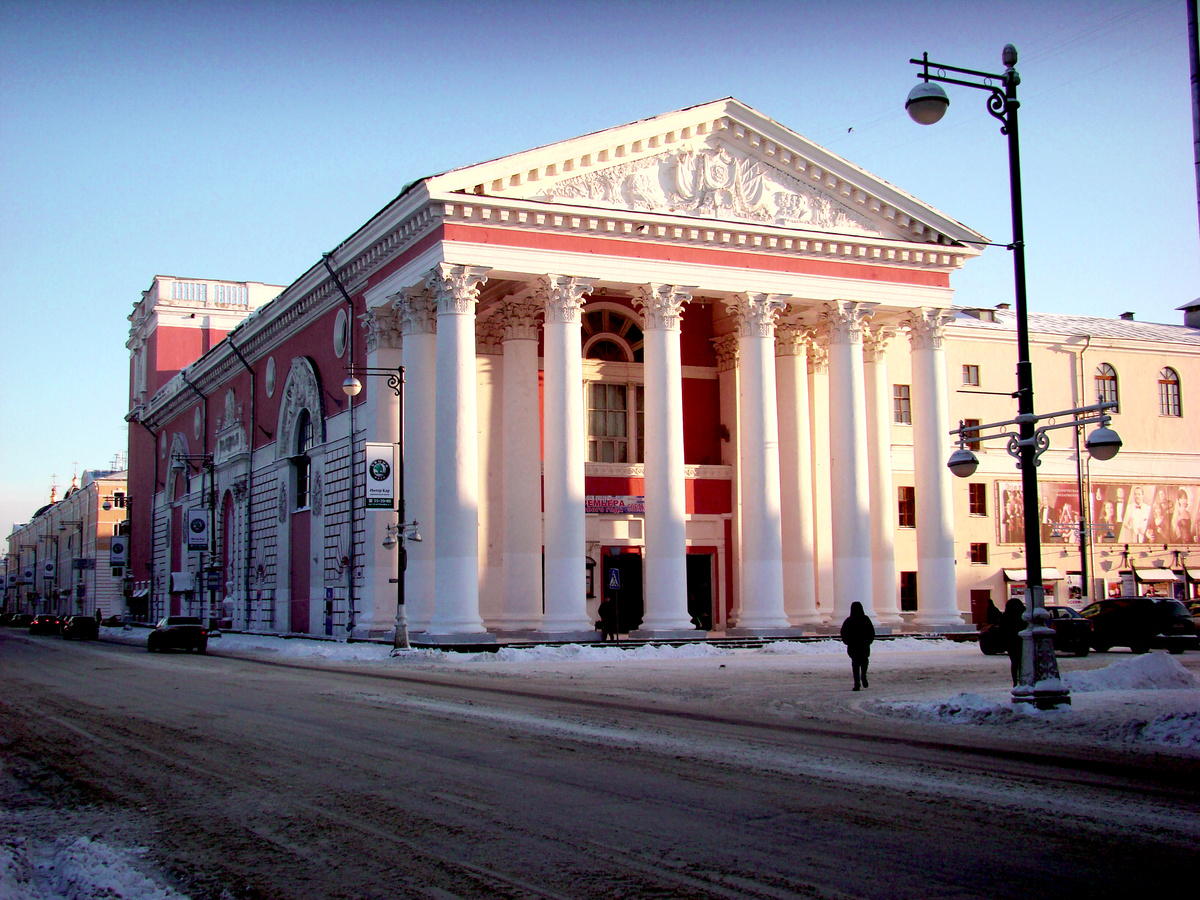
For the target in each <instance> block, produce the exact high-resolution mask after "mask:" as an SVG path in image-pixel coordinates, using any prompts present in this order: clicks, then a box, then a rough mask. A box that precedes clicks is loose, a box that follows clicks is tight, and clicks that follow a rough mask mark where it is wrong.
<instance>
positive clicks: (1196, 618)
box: [1183, 600, 1200, 634]
mask: <svg viewBox="0 0 1200 900" xmlns="http://www.w3.org/2000/svg"><path fill="white" fill-rule="evenodd" d="M1183 605H1184V606H1186V607H1187V611H1188V612H1189V613H1190V614H1191V616H1192V624H1193V625H1195V626H1196V634H1200V600H1185V601H1184V602H1183Z"/></svg>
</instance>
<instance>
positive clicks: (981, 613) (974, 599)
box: [971, 590, 996, 630]
mask: <svg viewBox="0 0 1200 900" xmlns="http://www.w3.org/2000/svg"><path fill="white" fill-rule="evenodd" d="M991 606H992V592H991V591H978V590H976V591H971V621H972V622H973V623H974V625H975V629H976V630H979V629H981V628H983V626H985V625H993V624H995V623H994V622H992V619H993V618H996V614H995V613H992V614H991V615H990V616H989V615H988V610H989V608H991Z"/></svg>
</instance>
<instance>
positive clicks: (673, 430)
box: [634, 284, 695, 633]
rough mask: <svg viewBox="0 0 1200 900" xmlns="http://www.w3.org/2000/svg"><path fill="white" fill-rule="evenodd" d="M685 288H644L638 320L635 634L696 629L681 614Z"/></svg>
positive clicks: (684, 526) (684, 516)
mask: <svg viewBox="0 0 1200 900" xmlns="http://www.w3.org/2000/svg"><path fill="white" fill-rule="evenodd" d="M693 290H694V288H691V287H679V286H677V285H669V284H651V285H643V286H641V287H640V288H638V290H637V292H636V294H635V296H634V303H636V304H638V305H639V306H640V307H641V308H642V310H643V313H644V316H645V328H644V330H643V336H644V339H645V344H644V347H645V354H644V358H645V365H644V371H645V377H646V410H645V420H646V440H645V447H646V459H645V466H646V468H645V472H646V599H645V608H646V612H645V616H644V617H643V619H642V624H641V627H640V628H639V629H638V631H639V633H646V632H657V633H661V632H664V631H670V632H685V633H686V632H690V631H694V630H695V626H694V625H693V624H692V621H691V617H690V616H689V615H688V609H687V499H686V484H685V481H684V475H683V363H682V361H681V357H680V349H679V317H680V313H681V311H682V309H683V304H684V303H687V302H688V301H689V300H691V299H692V295H691V293H690V292H691V291H693Z"/></svg>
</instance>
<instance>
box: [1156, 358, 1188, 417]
mask: <svg viewBox="0 0 1200 900" xmlns="http://www.w3.org/2000/svg"><path fill="white" fill-rule="evenodd" d="M1158 414H1159V415H1160V416H1181V415H1183V412H1182V406H1181V404H1180V402H1179V373H1178V372H1176V371H1175V370H1174V369H1172V368H1170V367H1167V368H1165V369H1163V370H1162V371H1161V372H1159V373H1158Z"/></svg>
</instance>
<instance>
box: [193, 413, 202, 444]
mask: <svg viewBox="0 0 1200 900" xmlns="http://www.w3.org/2000/svg"><path fill="white" fill-rule="evenodd" d="M192 433H193V434H194V435H195V436H196V440H200V436H201V435H202V434H204V416H203V415H202V414H201V413H200V407H198V406H197V407H196V413H195V415H193V416H192Z"/></svg>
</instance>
